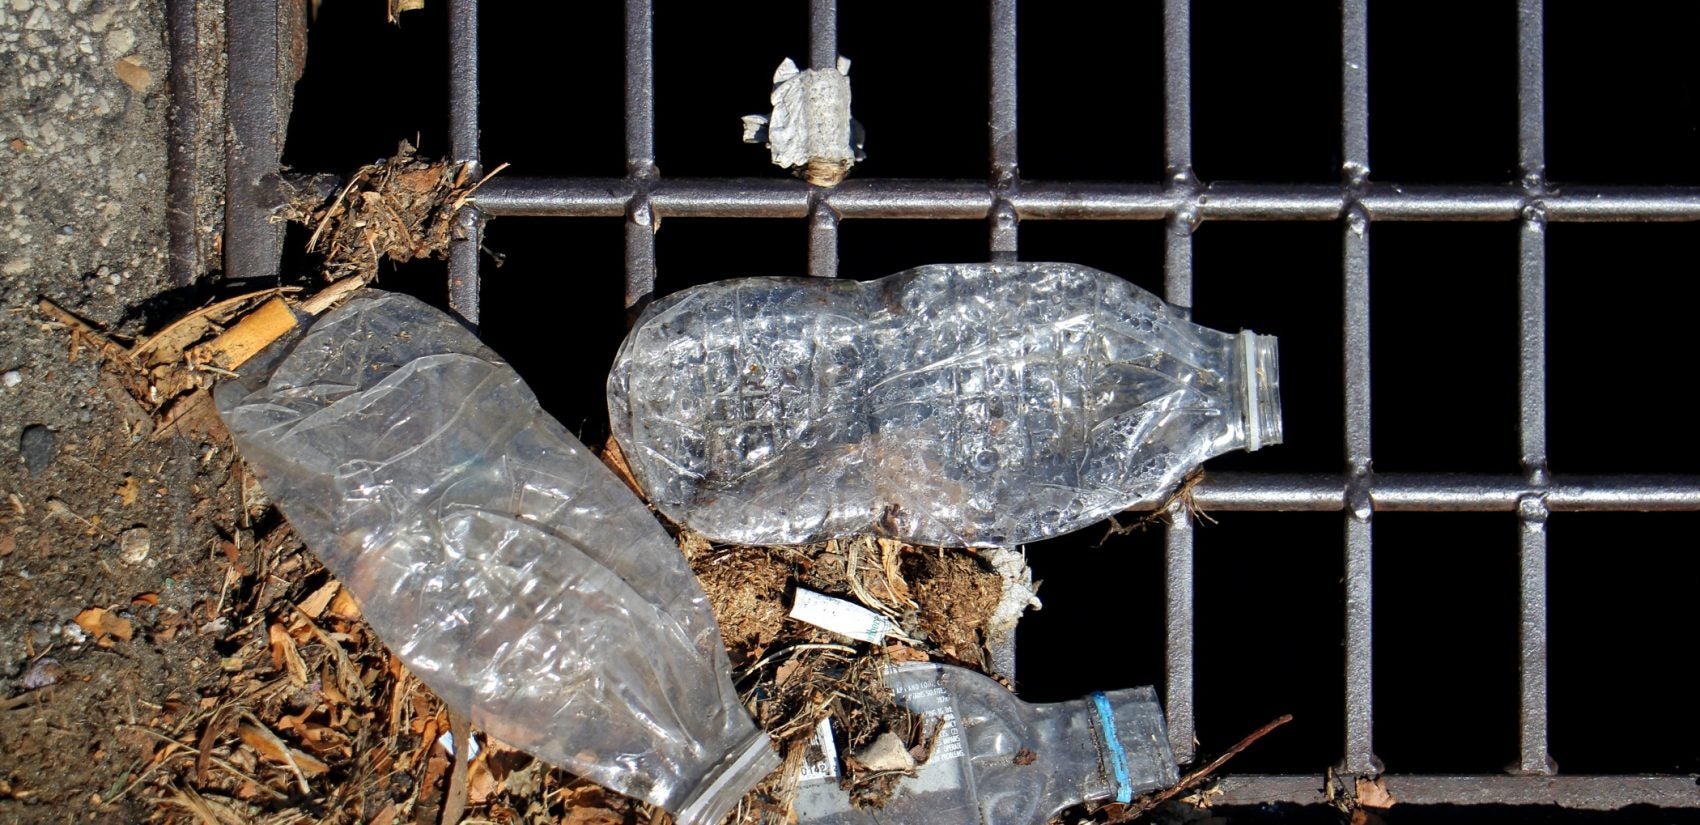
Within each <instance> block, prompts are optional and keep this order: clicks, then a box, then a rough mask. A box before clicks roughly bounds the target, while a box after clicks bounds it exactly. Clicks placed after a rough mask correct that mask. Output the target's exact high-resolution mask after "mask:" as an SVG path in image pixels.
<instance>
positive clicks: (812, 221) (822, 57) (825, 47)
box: [809, 0, 838, 278]
mask: <svg viewBox="0 0 1700 825" xmlns="http://www.w3.org/2000/svg"><path fill="white" fill-rule="evenodd" d="M837 66H838V0H810V2H809V68H811V69H834V68H836V67H837ZM809 189H810V191H809V274H810V275H813V276H815V277H817V278H836V277H838V213H836V212H834V211H833V209H832V205H831V204H829V203H827V202H826V201H825V199H823V198H821V197H820V193H821V190H820V189H819V188H818V187H812V186H811V187H810V188H809Z"/></svg>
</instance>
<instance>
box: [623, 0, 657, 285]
mask: <svg viewBox="0 0 1700 825" xmlns="http://www.w3.org/2000/svg"><path fill="white" fill-rule="evenodd" d="M653 11H654V10H653V9H652V8H651V0H626V180H625V184H626V185H625V186H624V187H622V188H623V189H624V190H625V191H626V192H627V193H628V196H627V197H626V199H625V202H624V203H623V204H622V207H623V208H622V209H621V211H620V212H618V213H616V214H623V215H625V217H626V309H628V310H629V309H631V308H632V307H635V306H637V305H638V303H639V302H641V301H642V300H643V299H644V298H645V297H646V296H648V295H649V294H651V293H653V292H654V291H655V222H656V219H657V218H658V217H659V216H658V215H657V214H656V212H655V210H654V209H652V208H651V207H650V190H651V189H652V188H653V187H654V186H655V182H656V179H657V178H658V177H659V173H658V171H657V170H656V167H655V57H654V50H655V43H654V36H653V35H654V25H653V23H654V13H653Z"/></svg>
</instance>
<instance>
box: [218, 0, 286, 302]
mask: <svg viewBox="0 0 1700 825" xmlns="http://www.w3.org/2000/svg"><path fill="white" fill-rule="evenodd" d="M281 13H282V12H281V10H280V9H279V7H278V5H277V2H276V0H226V2H225V6H224V18H225V26H226V39H227V40H228V49H229V53H230V55H231V58H230V59H229V60H228V61H227V63H228V65H227V69H226V72H225V84H226V88H225V100H226V101H229V111H228V112H226V115H225V120H226V124H225V126H226V133H227V135H226V144H225V161H224V163H225V199H224V224H225V226H226V227H228V229H227V231H226V232H225V237H224V276H225V277H226V278H229V279H233V280H243V279H249V278H275V277H276V276H277V273H278V265H279V261H280V259H281V258H282V256H283V224H281V223H278V222H275V221H273V220H272V214H273V207H274V205H275V204H274V203H273V202H272V201H275V200H276V199H277V198H279V197H281V195H282V193H280V192H276V191H270V192H268V191H267V190H268V189H269V188H270V187H267V186H266V185H265V182H266V179H267V178H268V177H269V176H271V175H275V174H276V173H277V171H278V165H279V164H280V163H282V161H283V131H284V129H285V128H286V127H287V125H288V124H286V123H283V122H281V120H282V118H281V116H280V115H281V112H280V109H279V100H278V96H279V94H280V90H279V89H278V69H279V61H280V58H281V56H282V55H281V53H280V49H279V46H280V44H279V43H278V37H279V35H280V34H281V32H280V30H279V25H278V22H279V16H280V14H281Z"/></svg>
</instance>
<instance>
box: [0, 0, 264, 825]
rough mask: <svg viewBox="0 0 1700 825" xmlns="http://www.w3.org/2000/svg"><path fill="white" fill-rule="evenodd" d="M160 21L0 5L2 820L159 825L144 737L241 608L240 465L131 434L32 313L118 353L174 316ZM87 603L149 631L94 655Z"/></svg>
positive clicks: (193, 679)
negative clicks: (85, 329) (71, 319)
mask: <svg viewBox="0 0 1700 825" xmlns="http://www.w3.org/2000/svg"><path fill="white" fill-rule="evenodd" d="M164 21H165V9H164V4H163V2H162V1H161V0H116V2H101V1H100V0H0V703H3V704H0V708H4V709H0V823H4V822H37V821H44V822H47V821H50V822H67V821H79V822H84V821H97V822H137V821H142V820H145V819H147V818H148V817H149V815H150V814H151V813H152V812H153V804H152V803H151V802H149V801H144V800H138V799H136V798H135V797H136V796H138V795H139V794H137V793H133V792H132V793H126V791H125V788H126V785H127V784H129V782H130V781H133V780H134V778H135V775H134V774H132V773H131V772H132V771H138V772H139V769H141V768H142V767H143V766H145V765H146V764H148V757H149V756H150V755H151V754H152V753H154V749H155V748H156V747H157V742H156V741H155V740H153V739H151V738H150V737H149V736H148V735H147V734H145V733H143V732H142V731H140V730H138V729H137V728H136V727H133V726H147V725H150V724H158V723H159V721H160V719H161V718H163V717H168V716H169V709H170V708H171V707H174V706H176V705H179V704H186V705H191V706H192V705H193V704H195V703H196V702H198V701H199V696H200V695H201V693H202V692H204V691H206V690H208V689H209V688H210V686H212V685H215V684H216V683H217V680H218V679H220V678H222V676H221V674H220V673H219V664H218V652H217V651H215V650H214V649H213V643H212V642H211V641H210V637H205V636H201V635H200V634H198V633H197V632H196V628H197V626H198V624H199V622H200V621H205V619H204V618H199V619H198V618H197V617H199V616H204V615H205V614H206V612H207V610H208V606H209V605H216V604H217V603H218V602H219V601H220V600H221V599H228V598H232V597H233V595H234V594H231V593H221V589H222V588H221V584H222V583H223V582H224V581H225V578H224V577H225V570H224V569H223V562H222V557H223V554H222V553H220V554H219V556H218V557H217V558H218V560H217V561H210V560H209V550H213V549H216V548H218V547H219V545H218V543H217V541H216V539H217V538H218V537H219V536H221V535H225V536H235V533H234V530H235V521H234V519H235V513H234V512H231V511H232V510H233V509H234V508H233V507H232V506H231V505H230V502H232V501H233V500H234V499H231V498H229V497H228V496H229V494H228V493H226V492H224V491H225V490H228V489H234V488H236V487H239V486H240V485H239V484H235V485H232V486H231V487H226V482H227V481H232V480H233V477H234V480H236V481H239V480H240V474H241V465H240V463H238V462H236V461H235V460H234V457H233V456H232V455H230V454H229V451H228V449H224V448H221V447H219V446H217V445H216V444H215V443H210V442H207V443H204V442H203V440H202V439H200V438H198V437H189V436H175V437H169V438H165V439H162V440H159V441H154V440H150V439H149V438H148V437H147V434H146V429H145V427H131V426H130V425H132V424H134V423H136V422H137V418H136V414H137V412H138V411H139V408H135V407H133V406H132V405H133V404H134V402H132V401H129V399H128V397H127V396H125V395H123V393H122V392H121V391H115V390H111V389H109V386H108V384H107V383H105V382H103V381H102V380H101V370H100V368H99V359H98V355H97V354H96V353H94V352H92V351H91V349H90V348H89V347H86V346H84V347H81V348H80V351H77V352H76V353H75V357H73V348H72V346H71V337H70V335H69V334H68V333H67V331H66V330H64V329H63V328H58V327H56V326H55V325H53V324H50V323H47V320H46V318H45V316H43V315H41V314H40V313H39V312H38V311H37V309H36V304H37V301H38V300H39V299H40V298H42V297H46V298H49V299H51V300H53V301H54V302H56V303H58V304H59V305H61V306H63V307H64V308H66V309H68V310H70V311H71V312H73V313H75V314H77V315H79V316H81V317H83V318H85V319H87V320H88V321H89V322H90V323H92V324H94V325H95V326H96V327H99V328H103V329H106V330H108V331H109V332H111V333H113V334H114V335H115V336H116V337H119V338H120V339H121V340H133V339H135V338H136V337H138V336H140V335H142V334H143V333H145V332H147V331H149V330H150V328H151V327H153V326H157V325H158V323H160V321H161V320H163V319H162V318H160V317H150V315H154V316H157V315H159V314H161V312H163V311H164V310H163V309H161V308H156V307H158V305H159V304H160V300H159V296H161V295H163V294H166V293H167V292H168V290H169V287H170V284H169V283H168V277H167V261H166V224H165V214H166V209H165V205H166V195H165V193H166V182H167V181H166V139H165V135H166V126H167V123H166V115H167V110H168V109H169V92H168V89H167V86H166V82H165V81H166V78H167V74H168V71H167V69H168V63H167V47H166V43H165V39H164V29H165V26H164ZM132 430H134V431H135V434H132ZM220 525H223V526H222V527H221V526H220ZM140 528H145V531H143V530H141V529H140ZM236 537H237V538H238V539H239V538H240V537H239V536H236ZM156 599H157V601H155V600H156ZM89 608H102V609H105V610H107V611H110V613H111V615H113V616H114V617H116V618H118V619H121V620H124V621H127V622H129V626H130V627H131V628H132V629H133V636H132V637H131V638H130V639H129V640H127V641H125V640H122V639H116V638H108V639H106V640H105V645H103V644H100V643H99V640H97V639H95V638H93V637H91V636H90V635H89V634H88V633H87V632H85V631H84V630H83V628H81V627H79V626H78V624H77V623H76V622H75V621H74V620H75V619H76V618H77V616H78V615H79V614H80V613H82V612H83V611H85V610H87V609H89Z"/></svg>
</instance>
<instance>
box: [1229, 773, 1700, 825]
mask: <svg viewBox="0 0 1700 825" xmlns="http://www.w3.org/2000/svg"><path fill="white" fill-rule="evenodd" d="M1386 780H1387V781H1386V786H1387V791H1388V792H1389V793H1391V794H1392V795H1393V797H1394V798H1395V799H1397V800H1398V802H1399V805H1400V806H1401V808H1402V807H1404V806H1415V805H1544V806H1554V807H1559V808H1567V809H1571V810H1582V811H1615V810H1619V809H1622V808H1628V807H1630V806H1632V805H1638V806H1648V807H1651V808H1686V809H1692V808H1693V807H1694V806H1695V786H1694V777H1692V776H1493V775H1488V776H1421V775H1418V776H1412V775H1400V774H1388V775H1387V777H1386ZM1327 784H1328V779H1327V777H1322V776H1291V775H1288V776H1255V775H1239V776H1234V775H1229V776H1227V777H1224V778H1223V779H1222V782H1221V783H1220V784H1219V785H1218V786H1217V787H1219V788H1220V789H1221V791H1222V793H1221V795H1220V796H1216V797H1213V798H1212V799H1211V805H1212V807H1228V806H1240V805H1267V804H1289V805H1322V804H1326V802H1327V800H1326V799H1325V798H1324V796H1323V792H1322V789H1323V788H1324V787H1326V786H1327ZM1348 793H1350V792H1349V791H1348ZM1395 810H1399V808H1396V809H1395ZM1508 818H1509V819H1522V818H1523V817H1522V816H1518V815H1512V816H1510V817H1508ZM1644 818H1645V819H1647V820H1648V821H1662V820H1661V819H1660V817H1659V816H1658V814H1657V813H1656V812H1654V811H1647V812H1646V813H1645V816H1644Z"/></svg>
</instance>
